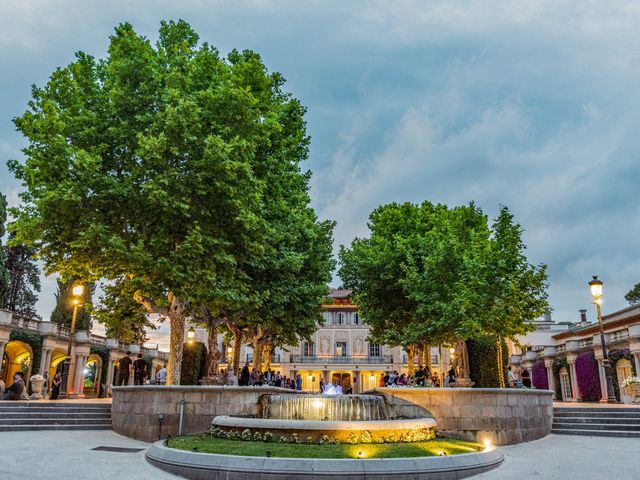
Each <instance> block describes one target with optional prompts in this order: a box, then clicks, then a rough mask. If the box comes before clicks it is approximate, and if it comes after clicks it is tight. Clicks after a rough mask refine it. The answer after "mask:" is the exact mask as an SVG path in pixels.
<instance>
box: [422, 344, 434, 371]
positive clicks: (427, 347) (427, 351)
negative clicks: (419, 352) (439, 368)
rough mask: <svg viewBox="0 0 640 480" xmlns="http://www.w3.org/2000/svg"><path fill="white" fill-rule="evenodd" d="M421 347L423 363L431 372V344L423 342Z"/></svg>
mask: <svg viewBox="0 0 640 480" xmlns="http://www.w3.org/2000/svg"><path fill="white" fill-rule="evenodd" d="M423 348H424V350H423V355H424V364H425V365H426V366H427V367H429V372H431V369H432V368H433V365H432V364H431V345H429V344H425V346H424V347H423Z"/></svg>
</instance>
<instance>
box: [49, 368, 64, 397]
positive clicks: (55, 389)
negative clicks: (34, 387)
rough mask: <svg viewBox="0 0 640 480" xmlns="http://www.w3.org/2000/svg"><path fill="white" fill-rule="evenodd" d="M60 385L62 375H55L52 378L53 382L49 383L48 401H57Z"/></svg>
mask: <svg viewBox="0 0 640 480" xmlns="http://www.w3.org/2000/svg"><path fill="white" fill-rule="evenodd" d="M61 383H62V375H61V374H60V373H56V374H55V375H54V376H53V381H52V382H51V396H50V397H49V400H57V399H58V395H60V384H61Z"/></svg>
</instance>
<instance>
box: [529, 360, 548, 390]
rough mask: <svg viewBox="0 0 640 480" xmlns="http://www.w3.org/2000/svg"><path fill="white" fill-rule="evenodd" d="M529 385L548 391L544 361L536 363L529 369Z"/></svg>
mask: <svg viewBox="0 0 640 480" xmlns="http://www.w3.org/2000/svg"><path fill="white" fill-rule="evenodd" d="M531 383H532V384H533V386H534V387H536V388H539V389H542V390H549V377H547V368H546V367H545V365H544V360H540V361H537V362H536V363H534V364H533V368H532V369H531Z"/></svg>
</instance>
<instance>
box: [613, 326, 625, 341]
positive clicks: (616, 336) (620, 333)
mask: <svg viewBox="0 0 640 480" xmlns="http://www.w3.org/2000/svg"><path fill="white" fill-rule="evenodd" d="M627 338H629V329H627V328H625V329H624V330H617V331H615V332H611V333H610V334H609V342H618V341H620V340H626V339H627Z"/></svg>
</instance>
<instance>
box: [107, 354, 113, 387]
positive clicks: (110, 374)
mask: <svg viewBox="0 0 640 480" xmlns="http://www.w3.org/2000/svg"><path fill="white" fill-rule="evenodd" d="M110 385H113V360H111V357H109V361H108V362H107V389H108V388H109V386H110Z"/></svg>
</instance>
